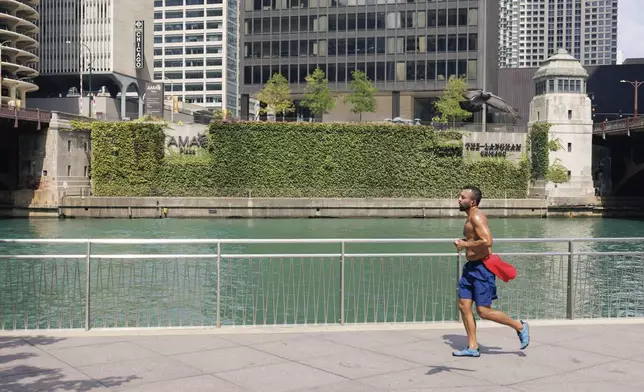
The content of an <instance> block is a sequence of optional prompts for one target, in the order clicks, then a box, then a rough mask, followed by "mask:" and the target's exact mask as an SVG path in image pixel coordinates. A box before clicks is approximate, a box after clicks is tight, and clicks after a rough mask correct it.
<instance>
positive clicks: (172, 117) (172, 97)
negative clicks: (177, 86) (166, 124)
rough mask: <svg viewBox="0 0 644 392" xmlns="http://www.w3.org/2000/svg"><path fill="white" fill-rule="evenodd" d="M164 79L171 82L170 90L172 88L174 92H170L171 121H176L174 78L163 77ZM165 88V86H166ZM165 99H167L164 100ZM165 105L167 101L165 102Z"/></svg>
mask: <svg viewBox="0 0 644 392" xmlns="http://www.w3.org/2000/svg"><path fill="white" fill-rule="evenodd" d="M163 80H164V81H165V80H167V81H168V82H170V90H172V91H171V92H172V94H170V121H172V122H173V123H174V80H172V79H170V78H163ZM164 90H165V88H164ZM164 94H165V93H164ZM164 101H165V100H164ZM163 104H164V105H165V102H164V103H163Z"/></svg>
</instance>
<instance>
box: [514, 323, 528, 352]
mask: <svg viewBox="0 0 644 392" xmlns="http://www.w3.org/2000/svg"><path fill="white" fill-rule="evenodd" d="M521 324H522V325H523V329H522V330H521V332H518V331H517V335H519V340H520V341H521V350H523V349H524V348H526V347H528V345H529V344H530V327H529V326H528V323H526V322H524V321H523V320H521Z"/></svg>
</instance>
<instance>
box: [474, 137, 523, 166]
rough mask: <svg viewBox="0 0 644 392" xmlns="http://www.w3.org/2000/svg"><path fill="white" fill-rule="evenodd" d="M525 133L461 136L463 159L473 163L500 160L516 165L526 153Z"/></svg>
mask: <svg viewBox="0 0 644 392" xmlns="http://www.w3.org/2000/svg"><path fill="white" fill-rule="evenodd" d="M526 135H527V134H526V133H518V132H516V133H515V132H511V133H509V132H469V133H467V132H466V133H465V134H464V135H463V157H464V158H470V159H472V160H474V161H477V160H480V159H481V158H500V159H507V160H509V161H511V162H515V163H518V162H519V161H520V160H521V157H522V156H523V154H525V152H526Z"/></svg>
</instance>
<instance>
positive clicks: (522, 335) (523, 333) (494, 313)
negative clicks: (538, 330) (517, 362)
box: [476, 305, 530, 350]
mask: <svg viewBox="0 0 644 392" xmlns="http://www.w3.org/2000/svg"><path fill="white" fill-rule="evenodd" d="M476 312H477V313H478V314H479V316H481V318H482V319H485V320H491V321H494V322H496V323H499V324H503V325H507V326H508V327H510V328H513V329H514V330H515V331H517V336H519V341H520V342H521V349H522V350H523V349H524V348H526V347H528V345H529V344H530V330H529V325H528V323H526V322H523V321H516V320H513V319H511V318H510V317H509V316H508V315H506V314H505V313H503V312H501V311H500V310H493V309H492V308H490V306H482V305H477V306H476Z"/></svg>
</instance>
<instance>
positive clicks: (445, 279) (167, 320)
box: [0, 237, 644, 330]
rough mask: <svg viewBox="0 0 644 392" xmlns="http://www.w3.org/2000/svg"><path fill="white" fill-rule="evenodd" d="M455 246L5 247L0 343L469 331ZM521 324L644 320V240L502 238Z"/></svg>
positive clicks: (74, 242)
mask: <svg viewBox="0 0 644 392" xmlns="http://www.w3.org/2000/svg"><path fill="white" fill-rule="evenodd" d="M453 241H454V240H453V239H444V238H443V239H441V238H347V239H342V238H321V239H239V238H235V239H227V238H218V239H136V238H121V239H110V238H96V239H61V238H56V239H51V238H38V239H0V329H4V330H7V329H9V330H15V329H51V328H56V329H66V328H84V329H90V328H121V327H129V328H132V327H135V328H137V327H147V328H150V327H217V328H220V327H222V326H224V327H225V326H239V325H242V326H251V325H252V326H260V325H261V326H269V325H307V324H340V325H343V324H347V323H353V324H359V323H415V322H443V321H455V320H458V318H459V315H458V312H457V310H456V309H457V308H456V303H457V297H456V285H457V280H458V279H459V278H460V273H461V269H462V267H463V264H464V263H465V262H466V261H467V260H466V259H465V258H464V256H463V255H461V254H457V253H456V251H455V250H454V247H453ZM494 246H495V252H496V253H497V254H499V255H501V256H502V257H504V258H505V259H506V260H507V261H509V262H511V263H512V264H514V265H515V266H516V267H517V270H518V276H517V278H516V279H515V280H513V281H511V282H509V283H503V282H500V283H499V285H498V290H499V300H498V301H497V303H496V304H495V306H496V307H497V308H500V309H503V310H504V311H506V312H508V313H509V314H510V315H511V316H513V317H522V318H544V319H553V318H554V319H556V318H568V319H573V318H580V317H581V318H596V317H644V263H643V261H644V238H641V237H620V238H498V239H495V240H494Z"/></svg>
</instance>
